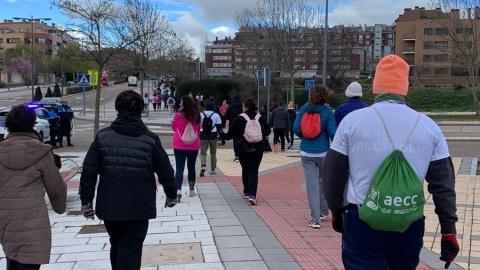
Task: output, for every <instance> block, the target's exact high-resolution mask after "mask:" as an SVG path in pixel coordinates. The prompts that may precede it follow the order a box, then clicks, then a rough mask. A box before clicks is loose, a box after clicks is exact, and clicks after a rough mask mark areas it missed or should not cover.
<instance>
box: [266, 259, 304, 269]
mask: <svg viewBox="0 0 480 270" xmlns="http://www.w3.org/2000/svg"><path fill="white" fill-rule="evenodd" d="M266 263H267V265H268V267H270V269H282V270H301V269H302V268H300V266H298V264H297V263H296V262H272V261H267V262H266Z"/></svg>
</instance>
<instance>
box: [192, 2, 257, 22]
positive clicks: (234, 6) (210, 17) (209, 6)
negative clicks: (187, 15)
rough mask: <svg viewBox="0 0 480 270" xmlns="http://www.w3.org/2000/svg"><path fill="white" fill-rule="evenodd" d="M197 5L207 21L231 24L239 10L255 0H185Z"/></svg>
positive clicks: (251, 4)
mask: <svg viewBox="0 0 480 270" xmlns="http://www.w3.org/2000/svg"><path fill="white" fill-rule="evenodd" d="M185 1H186V2H188V3H190V4H192V5H194V6H196V7H198V9H199V11H200V12H201V15H202V18H203V19H205V20H206V21H208V22H215V23H222V24H231V23H234V22H235V17H236V15H237V13H238V12H239V11H241V10H242V9H243V8H245V7H253V6H255V5H256V4H257V2H258V1H257V0H241V1H235V0H185Z"/></svg>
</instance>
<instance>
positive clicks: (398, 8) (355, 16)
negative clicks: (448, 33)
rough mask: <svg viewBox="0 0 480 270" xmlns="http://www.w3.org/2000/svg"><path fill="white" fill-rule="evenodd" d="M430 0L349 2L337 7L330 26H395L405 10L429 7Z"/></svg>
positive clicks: (367, 0) (355, 0)
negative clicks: (378, 24)
mask: <svg viewBox="0 0 480 270" xmlns="http://www.w3.org/2000/svg"><path fill="white" fill-rule="evenodd" d="M429 2H430V1H429V0H364V1H360V0H349V1H342V2H339V3H337V4H336V5H335V7H334V10H333V11H331V12H330V13H329V19H328V20H329V25H335V24H344V25H359V24H361V25H363V24H367V25H374V24H377V23H380V24H393V23H394V21H395V20H396V19H397V18H398V15H400V14H402V13H403V9H404V8H414V7H415V6H422V7H427V8H428V6H429Z"/></svg>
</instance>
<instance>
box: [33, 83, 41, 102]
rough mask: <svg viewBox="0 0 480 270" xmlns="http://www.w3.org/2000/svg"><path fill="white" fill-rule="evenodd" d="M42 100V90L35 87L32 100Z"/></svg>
mask: <svg viewBox="0 0 480 270" xmlns="http://www.w3.org/2000/svg"><path fill="white" fill-rule="evenodd" d="M42 98H43V94H42V89H40V86H37V88H36V89H35V95H34V96H33V100H35V101H40V100H42Z"/></svg>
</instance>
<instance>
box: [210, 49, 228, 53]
mask: <svg viewBox="0 0 480 270" xmlns="http://www.w3.org/2000/svg"><path fill="white" fill-rule="evenodd" d="M212 52H213V53H231V52H232V49H213V51H212Z"/></svg>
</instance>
